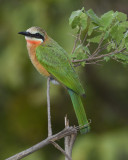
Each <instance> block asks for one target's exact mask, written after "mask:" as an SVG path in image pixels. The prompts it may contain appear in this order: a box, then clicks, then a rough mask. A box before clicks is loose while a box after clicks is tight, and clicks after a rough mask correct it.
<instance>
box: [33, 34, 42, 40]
mask: <svg viewBox="0 0 128 160" xmlns="http://www.w3.org/2000/svg"><path fill="white" fill-rule="evenodd" d="M35 37H36V38H40V39H42V40H43V41H44V36H42V35H41V34H40V33H36V34H35Z"/></svg>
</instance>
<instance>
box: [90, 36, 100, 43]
mask: <svg viewBox="0 0 128 160" xmlns="http://www.w3.org/2000/svg"><path fill="white" fill-rule="evenodd" d="M101 37H102V35H101V34H100V35H98V36H95V37H93V38H90V39H88V40H87V41H89V42H92V43H99V42H100V40H101Z"/></svg>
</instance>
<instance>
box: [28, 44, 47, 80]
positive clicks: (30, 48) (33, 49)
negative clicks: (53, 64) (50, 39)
mask: <svg viewBox="0 0 128 160" xmlns="http://www.w3.org/2000/svg"><path fill="white" fill-rule="evenodd" d="M38 45H39V44H31V43H27V49H28V54H29V57H30V59H31V62H32V63H33V65H34V67H35V68H36V69H37V70H38V72H40V73H41V74H43V75H44V76H47V77H49V76H50V74H49V73H48V72H47V70H46V69H45V68H44V67H43V66H42V65H41V64H40V63H39V61H38V60H37V58H36V47H37V46H38Z"/></svg>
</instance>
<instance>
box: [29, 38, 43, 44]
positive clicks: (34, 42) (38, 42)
mask: <svg viewBox="0 0 128 160" xmlns="http://www.w3.org/2000/svg"><path fill="white" fill-rule="evenodd" d="M26 41H27V43H31V44H37V45H39V44H41V43H42V42H41V41H36V40H29V39H27V40H26Z"/></svg>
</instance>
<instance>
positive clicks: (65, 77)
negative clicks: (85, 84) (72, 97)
mask: <svg viewBox="0 0 128 160" xmlns="http://www.w3.org/2000/svg"><path fill="white" fill-rule="evenodd" d="M36 57H37V59H38V61H39V62H40V63H41V65H42V66H43V67H44V68H45V69H46V70H47V71H48V72H49V73H50V74H51V75H52V76H53V77H54V78H55V79H56V80H57V81H59V82H60V83H62V84H64V85H65V86H66V87H67V88H69V89H71V90H73V91H75V92H76V93H78V94H84V90H83V88H82V86H81V83H80V81H79V78H78V75H77V73H76V72H75V70H74V68H73V67H72V64H71V62H70V60H69V58H68V55H67V53H66V51H65V50H64V49H63V48H62V47H60V46H59V45H58V44H57V43H56V42H55V41H53V40H51V42H50V43H48V44H45V45H40V46H38V47H37V49H36Z"/></svg>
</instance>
